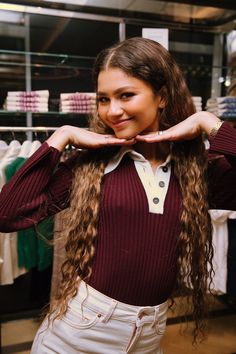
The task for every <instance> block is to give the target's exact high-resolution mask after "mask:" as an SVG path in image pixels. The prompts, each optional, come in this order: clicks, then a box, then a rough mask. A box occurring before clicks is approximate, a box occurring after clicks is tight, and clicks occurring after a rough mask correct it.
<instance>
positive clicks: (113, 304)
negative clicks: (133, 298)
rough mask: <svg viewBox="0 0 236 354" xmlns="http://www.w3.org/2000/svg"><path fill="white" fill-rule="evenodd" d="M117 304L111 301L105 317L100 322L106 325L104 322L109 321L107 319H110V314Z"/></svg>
mask: <svg viewBox="0 0 236 354" xmlns="http://www.w3.org/2000/svg"><path fill="white" fill-rule="evenodd" d="M117 304H118V301H116V300H112V302H111V306H110V307H109V309H108V312H107V314H106V316H105V317H104V318H103V319H102V321H101V322H103V323H106V322H108V321H109V319H110V317H111V316H112V314H113V312H114V310H115V308H116V306H117Z"/></svg>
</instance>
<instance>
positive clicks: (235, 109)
mask: <svg viewBox="0 0 236 354" xmlns="http://www.w3.org/2000/svg"><path fill="white" fill-rule="evenodd" d="M206 110H207V111H208V112H211V113H214V114H215V115H216V116H217V117H222V118H236V96H225V97H216V98H209V99H208V100H207V104H206Z"/></svg>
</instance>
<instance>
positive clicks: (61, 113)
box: [0, 109, 90, 116]
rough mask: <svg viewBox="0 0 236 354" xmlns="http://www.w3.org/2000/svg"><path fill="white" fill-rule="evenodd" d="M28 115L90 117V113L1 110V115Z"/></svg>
mask: <svg viewBox="0 0 236 354" xmlns="http://www.w3.org/2000/svg"><path fill="white" fill-rule="evenodd" d="M27 113H31V114H34V115H43V116H45V115H51V116H53V115H54V116H55V115H60V116H67V115H72V116H78V115H83V116H89V115H90V114H89V113H80V112H59V111H48V112H32V111H6V110H3V109H2V110H0V115H11V114H14V115H25V114H27Z"/></svg>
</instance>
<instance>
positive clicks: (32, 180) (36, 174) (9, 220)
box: [0, 142, 72, 232]
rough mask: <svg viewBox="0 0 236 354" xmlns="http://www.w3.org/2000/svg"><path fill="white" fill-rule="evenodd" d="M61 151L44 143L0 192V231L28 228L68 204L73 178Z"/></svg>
mask: <svg viewBox="0 0 236 354" xmlns="http://www.w3.org/2000/svg"><path fill="white" fill-rule="evenodd" d="M60 155H61V153H60V152H59V151H58V150H57V149H55V148H53V147H49V146H48V144H47V143H46V142H45V143H43V144H42V146H41V147H40V148H39V149H38V150H37V151H36V152H35V153H34V154H33V155H32V156H31V157H30V158H29V159H28V160H27V161H26V162H25V163H24V165H23V166H22V167H21V168H20V169H19V170H18V172H17V173H16V174H15V175H14V176H13V177H12V179H11V180H10V182H8V183H7V184H6V185H5V186H4V187H3V189H2V191H1V193H0V231H1V232H11V231H16V230H19V229H24V228H28V227H30V226H32V225H34V224H36V223H38V222H40V221H41V220H43V219H45V218H46V217H47V216H49V215H53V214H55V213H56V212H57V211H59V210H60V209H64V208H65V207H66V206H67V205H68V202H67V200H68V195H69V190H70V185H71V180H72V173H71V169H70V168H69V167H68V166H67V164H60V167H59V168H57V165H58V162H59V158H60Z"/></svg>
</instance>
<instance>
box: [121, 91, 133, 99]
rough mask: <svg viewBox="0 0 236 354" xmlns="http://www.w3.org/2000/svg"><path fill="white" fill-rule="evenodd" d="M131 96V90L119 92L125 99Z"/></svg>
mask: <svg viewBox="0 0 236 354" xmlns="http://www.w3.org/2000/svg"><path fill="white" fill-rule="evenodd" d="M132 96H134V93H133V92H124V93H122V94H121V98H122V99H127V98H130V97H132Z"/></svg>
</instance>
